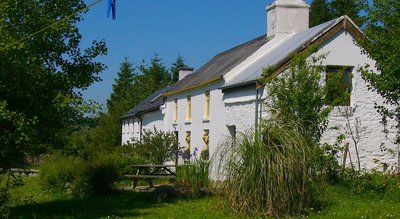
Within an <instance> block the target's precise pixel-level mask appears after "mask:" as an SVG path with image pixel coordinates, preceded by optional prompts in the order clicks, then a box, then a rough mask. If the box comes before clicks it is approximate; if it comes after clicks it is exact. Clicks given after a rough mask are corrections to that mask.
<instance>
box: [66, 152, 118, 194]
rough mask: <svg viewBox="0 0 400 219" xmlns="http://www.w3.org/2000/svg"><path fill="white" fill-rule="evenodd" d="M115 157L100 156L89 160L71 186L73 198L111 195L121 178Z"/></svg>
mask: <svg viewBox="0 0 400 219" xmlns="http://www.w3.org/2000/svg"><path fill="white" fill-rule="evenodd" d="M117 160H118V159H117V157H116V156H115V155H108V154H98V155H97V156H95V158H94V159H91V160H88V161H86V162H85V163H84V165H82V166H81V167H80V168H79V167H78V168H77V172H76V175H75V178H74V181H73V182H72V185H71V194H72V195H73V196H96V195H104V194H108V193H110V192H111V191H112V190H113V189H114V182H115V181H116V180H117V179H118V177H119V165H118V162H117Z"/></svg>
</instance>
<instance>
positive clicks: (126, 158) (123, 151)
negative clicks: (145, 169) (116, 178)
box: [114, 145, 146, 175]
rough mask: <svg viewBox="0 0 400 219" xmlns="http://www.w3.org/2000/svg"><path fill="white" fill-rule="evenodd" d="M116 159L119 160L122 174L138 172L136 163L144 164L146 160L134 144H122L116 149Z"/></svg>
mask: <svg viewBox="0 0 400 219" xmlns="http://www.w3.org/2000/svg"><path fill="white" fill-rule="evenodd" d="M114 154H115V156H116V157H117V158H116V159H118V160H119V172H120V173H121V175H124V174H132V173H134V172H136V170H137V167H134V165H137V164H144V163H146V160H145V159H144V158H142V157H140V154H139V153H137V151H136V149H135V148H134V147H133V146H132V145H122V146H120V147H118V148H116V150H115V151H114Z"/></svg>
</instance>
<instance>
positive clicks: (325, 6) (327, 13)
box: [310, 0, 364, 27]
mask: <svg viewBox="0 0 400 219" xmlns="http://www.w3.org/2000/svg"><path fill="white" fill-rule="evenodd" d="M362 1H363V0H314V1H312V2H311V8H310V26H311V27H313V26H316V25H318V24H321V23H324V22H327V21H330V20H332V19H335V18H338V17H340V16H342V15H347V16H349V17H350V18H351V19H352V20H354V22H355V23H356V24H357V25H358V26H362V25H363V23H364V18H363V17H362V16H361V15H360V12H361V10H362V5H363V2H362Z"/></svg>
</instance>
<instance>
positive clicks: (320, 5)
mask: <svg viewBox="0 0 400 219" xmlns="http://www.w3.org/2000/svg"><path fill="white" fill-rule="evenodd" d="M310 6H311V7H310V26H311V27H313V26H316V25H318V24H322V23H324V22H327V21H330V20H332V19H334V18H335V17H334V16H333V15H332V12H331V11H330V8H329V2H327V0H314V1H312V2H311V5H310Z"/></svg>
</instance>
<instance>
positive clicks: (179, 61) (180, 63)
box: [170, 55, 187, 83]
mask: <svg viewBox="0 0 400 219" xmlns="http://www.w3.org/2000/svg"><path fill="white" fill-rule="evenodd" d="M182 67H187V66H186V65H185V61H184V60H183V57H182V56H181V55H179V56H178V58H176V61H175V62H174V63H172V66H171V69H170V71H171V74H172V83H174V82H177V81H178V80H179V69H180V68H182Z"/></svg>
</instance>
